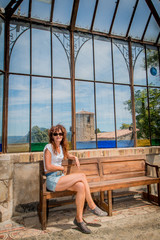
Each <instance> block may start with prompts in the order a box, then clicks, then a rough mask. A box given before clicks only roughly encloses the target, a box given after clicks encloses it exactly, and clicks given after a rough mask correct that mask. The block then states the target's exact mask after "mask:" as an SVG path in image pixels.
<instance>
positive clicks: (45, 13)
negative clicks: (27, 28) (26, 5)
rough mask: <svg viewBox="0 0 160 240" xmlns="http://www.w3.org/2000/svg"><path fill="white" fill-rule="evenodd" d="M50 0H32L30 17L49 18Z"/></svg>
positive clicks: (47, 19)
mask: <svg viewBox="0 0 160 240" xmlns="http://www.w3.org/2000/svg"><path fill="white" fill-rule="evenodd" d="M51 2H52V1H51V0H32V12H31V16H32V18H36V19H41V20H46V21H49V20H50V14H51Z"/></svg>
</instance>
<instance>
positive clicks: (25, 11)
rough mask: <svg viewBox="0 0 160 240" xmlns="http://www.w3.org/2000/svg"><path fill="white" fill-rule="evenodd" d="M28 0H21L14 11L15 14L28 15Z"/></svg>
mask: <svg viewBox="0 0 160 240" xmlns="http://www.w3.org/2000/svg"><path fill="white" fill-rule="evenodd" d="M28 8H29V0H23V2H22V3H21V4H20V6H19V7H18V9H17V10H16V11H15V13H14V14H15V15H18V16H24V17H28Z"/></svg>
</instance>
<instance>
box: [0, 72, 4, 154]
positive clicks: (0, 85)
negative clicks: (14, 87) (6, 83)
mask: <svg viewBox="0 0 160 240" xmlns="http://www.w3.org/2000/svg"><path fill="white" fill-rule="evenodd" d="M2 119H3V74H0V152H2V124H3V122H2Z"/></svg>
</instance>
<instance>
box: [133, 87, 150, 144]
mask: <svg viewBox="0 0 160 240" xmlns="http://www.w3.org/2000/svg"><path fill="white" fill-rule="evenodd" d="M134 98H135V112H136V128H137V146H138V147H143V146H150V130H149V118H148V102H147V88H144V87H135V88H134Z"/></svg>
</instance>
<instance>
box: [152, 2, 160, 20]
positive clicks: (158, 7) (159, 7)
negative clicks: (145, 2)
mask: <svg viewBox="0 0 160 240" xmlns="http://www.w3.org/2000/svg"><path fill="white" fill-rule="evenodd" d="M152 3H153V5H154V7H155V9H156V11H157V13H158V14H159V16H160V3H159V0H152Z"/></svg>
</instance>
